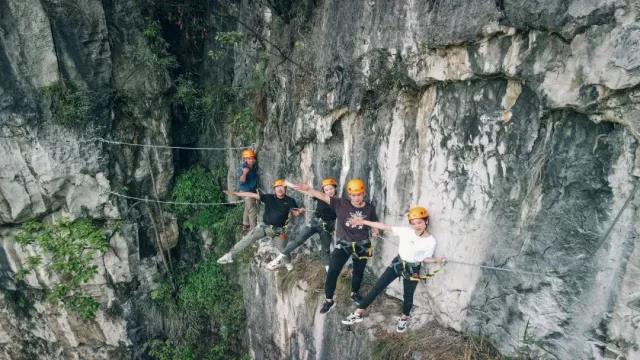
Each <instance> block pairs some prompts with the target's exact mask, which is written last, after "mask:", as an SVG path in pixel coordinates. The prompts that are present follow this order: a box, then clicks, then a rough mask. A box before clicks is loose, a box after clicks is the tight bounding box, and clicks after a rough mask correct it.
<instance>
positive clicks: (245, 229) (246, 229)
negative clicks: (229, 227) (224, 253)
mask: <svg viewBox="0 0 640 360" xmlns="http://www.w3.org/2000/svg"><path fill="white" fill-rule="evenodd" d="M249 231H251V225H242V233H243V234H247V233H249Z"/></svg>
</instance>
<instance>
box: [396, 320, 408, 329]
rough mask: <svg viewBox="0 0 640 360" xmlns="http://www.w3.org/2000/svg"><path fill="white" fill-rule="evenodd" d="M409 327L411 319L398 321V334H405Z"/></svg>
mask: <svg viewBox="0 0 640 360" xmlns="http://www.w3.org/2000/svg"><path fill="white" fill-rule="evenodd" d="M408 326H409V318H402V317H401V318H400V319H398V326H396V332H399V333H403V332H405V331H407V327H408Z"/></svg>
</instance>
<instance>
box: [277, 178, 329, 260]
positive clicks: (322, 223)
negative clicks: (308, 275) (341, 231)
mask: <svg viewBox="0 0 640 360" xmlns="http://www.w3.org/2000/svg"><path fill="white" fill-rule="evenodd" d="M337 186H338V182H337V181H336V180H335V179H332V178H326V179H324V180H322V183H321V188H322V192H323V193H324V194H325V195H327V196H329V197H330V198H331V197H334V196H335V195H336V188H337ZM315 200H316V203H317V206H316V210H315V216H314V217H313V218H312V219H311V220H310V221H309V223H308V224H306V226H305V227H304V228H303V229H302V231H301V232H300V233H299V234H298V235H297V236H296V239H295V240H294V241H291V242H289V243H288V244H287V247H286V248H285V249H284V251H283V252H282V253H281V254H280V255H278V256H277V257H276V258H275V259H273V261H271V262H270V263H269V264H268V265H267V269H269V270H275V269H278V268H280V267H282V266H286V267H287V270H292V269H293V265H292V264H291V262H290V259H289V256H290V255H291V253H292V252H293V250H295V249H297V248H298V247H299V246H300V245H302V244H304V243H305V241H307V239H309V238H310V237H311V236H313V235H314V234H318V235H320V246H321V249H322V250H321V251H322V263H323V264H324V266H325V271H328V269H329V255H330V252H331V240H333V230H334V229H335V222H336V212H335V211H334V210H333V209H332V208H331V207H330V206H329V205H328V204H327V203H325V202H323V201H320V200H318V199H315Z"/></svg>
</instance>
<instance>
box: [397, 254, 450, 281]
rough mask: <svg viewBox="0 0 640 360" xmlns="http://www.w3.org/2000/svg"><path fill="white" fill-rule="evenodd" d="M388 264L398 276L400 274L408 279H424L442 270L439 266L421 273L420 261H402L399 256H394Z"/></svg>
mask: <svg viewBox="0 0 640 360" xmlns="http://www.w3.org/2000/svg"><path fill="white" fill-rule="evenodd" d="M390 266H391V267H392V268H393V271H395V272H396V274H397V275H398V277H400V276H401V277H402V278H404V279H406V280H410V281H420V280H423V281H426V280H427V279H430V278H432V277H434V276H435V275H436V274H437V273H439V272H440V270H442V268H440V269H436V270H434V271H433V272H431V273H428V274H421V273H420V270H421V268H422V263H419V262H408V261H404V260H402V259H401V258H400V256H396V257H395V258H394V259H393V262H392V263H391V265H390Z"/></svg>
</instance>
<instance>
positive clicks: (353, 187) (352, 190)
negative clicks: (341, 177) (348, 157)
mask: <svg viewBox="0 0 640 360" xmlns="http://www.w3.org/2000/svg"><path fill="white" fill-rule="evenodd" d="M364 190H365V188H364V181H362V180H361V179H351V180H349V182H348V183H347V193H348V194H349V195H358V194H362V193H363V192H364Z"/></svg>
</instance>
